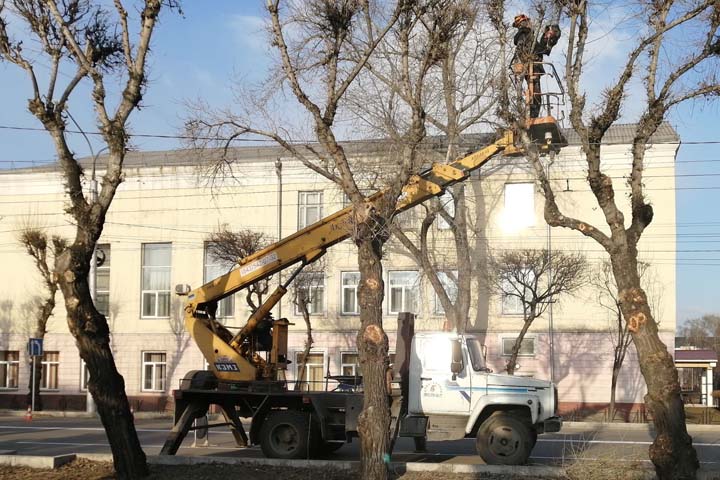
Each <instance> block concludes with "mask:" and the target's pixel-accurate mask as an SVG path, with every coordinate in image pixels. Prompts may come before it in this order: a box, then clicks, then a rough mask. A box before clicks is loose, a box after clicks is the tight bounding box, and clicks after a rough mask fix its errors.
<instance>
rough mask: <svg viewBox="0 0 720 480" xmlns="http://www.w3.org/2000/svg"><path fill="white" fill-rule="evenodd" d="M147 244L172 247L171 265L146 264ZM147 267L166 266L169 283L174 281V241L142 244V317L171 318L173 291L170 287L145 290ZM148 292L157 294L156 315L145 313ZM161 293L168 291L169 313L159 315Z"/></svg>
mask: <svg viewBox="0 0 720 480" xmlns="http://www.w3.org/2000/svg"><path fill="white" fill-rule="evenodd" d="M147 245H167V246H168V248H169V249H170V265H167V266H166V265H147V266H146V265H145V247H146V246H147ZM146 268H153V269H159V268H166V269H167V275H168V285H170V284H171V283H172V243H171V242H148V243H143V244H142V246H141V259H140V269H141V271H140V318H148V319H153V318H170V315H171V313H172V293H171V290H170V287H168V290H149V289H148V290H145V289H144V287H145V285H144V278H145V269H146ZM146 293H154V294H155V300H154V304H155V308H154V310H155V315H145V314H144V312H145V294H146ZM161 293H167V294H168V314H167V315H162V316H161V315H158V314H157V312H158V306H159V305H160V294H161Z"/></svg>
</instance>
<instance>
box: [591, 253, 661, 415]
mask: <svg viewBox="0 0 720 480" xmlns="http://www.w3.org/2000/svg"><path fill="white" fill-rule="evenodd" d="M638 272H639V274H640V279H641V281H642V283H643V288H644V289H645V291H646V292H647V294H648V302H649V305H650V310H651V311H652V312H653V316H654V318H655V320H656V321H657V323H658V324H659V323H660V315H659V311H658V305H659V303H660V302H659V301H658V299H659V297H660V296H661V292H660V286H659V285H658V284H657V282H656V281H655V279H654V278H652V275H651V272H650V264H649V263H647V262H638ZM590 285H592V286H593V287H594V289H595V293H596V296H597V302H598V303H599V304H600V306H602V307H603V308H604V309H606V310H608V312H609V333H610V341H611V342H612V346H613V366H612V377H611V380H610V405H609V407H608V417H609V418H610V421H611V422H612V421H613V420H614V419H615V397H616V390H617V382H618V377H619V376H620V370H621V369H622V366H623V363H624V361H625V356H626V355H627V351H628V348H629V347H630V344H631V343H632V336H631V335H630V329H629V325H628V323H627V322H625V321H624V320H623V316H622V308H620V307H621V305H620V299H619V298H618V293H617V292H618V288H617V284H616V283H615V278H614V277H613V274H612V265H611V264H610V261H609V260H606V261H603V262H602V263H601V264H600V265H599V266H598V268H597V269H596V272H595V274H594V275H591V277H590Z"/></svg>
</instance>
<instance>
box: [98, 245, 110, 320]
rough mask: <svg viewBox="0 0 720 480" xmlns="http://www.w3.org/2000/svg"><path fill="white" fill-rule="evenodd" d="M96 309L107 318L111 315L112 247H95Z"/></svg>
mask: <svg viewBox="0 0 720 480" xmlns="http://www.w3.org/2000/svg"><path fill="white" fill-rule="evenodd" d="M95 262H96V264H97V266H96V267H95V308H96V309H97V311H98V312H100V313H102V314H103V315H105V316H106V317H107V316H108V315H110V245H109V244H102V245H98V246H96V247H95Z"/></svg>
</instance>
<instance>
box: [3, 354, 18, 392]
mask: <svg viewBox="0 0 720 480" xmlns="http://www.w3.org/2000/svg"><path fill="white" fill-rule="evenodd" d="M0 354H4V356H5V359H2V360H0V364H4V365H5V378H4V383H5V385H9V384H10V383H11V382H10V380H11V378H12V377H13V376H14V377H15V378H14V380H15V382H14V383H15V386H14V387H9V386H5V387H0V391H14V390H18V389H19V388H20V351H19V350H0ZM9 354H15V357H16V359H15V360H12V359H8V356H9ZM12 373H14V375H11V374H12Z"/></svg>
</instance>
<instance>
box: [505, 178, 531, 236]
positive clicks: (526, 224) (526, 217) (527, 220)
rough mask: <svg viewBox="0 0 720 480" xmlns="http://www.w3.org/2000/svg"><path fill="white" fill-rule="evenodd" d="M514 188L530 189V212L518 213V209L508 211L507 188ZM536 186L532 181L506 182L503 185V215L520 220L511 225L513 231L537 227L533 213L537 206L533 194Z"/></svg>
mask: <svg viewBox="0 0 720 480" xmlns="http://www.w3.org/2000/svg"><path fill="white" fill-rule="evenodd" d="M511 185H512V186H515V185H529V186H531V187H532V192H531V194H530V197H529V198H530V205H529V207H530V211H529V212H527V213H526V212H524V211H520V209H519V208H513V209H510V208H509V207H508V186H511ZM536 190H537V188H536V185H535V182H532V181H526V182H507V183H505V185H504V187H503V214H504V215H505V216H506V217H508V218H509V217H512V218H515V219H517V218H518V217H519V218H522V220H523V221H522V222H518V223H517V224H515V225H513V230H522V229H524V228H531V227H535V226H536V225H537V218H536V216H537V215H536V214H535V211H536V209H537V205H536V204H535V203H536V202H535V194H536Z"/></svg>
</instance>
